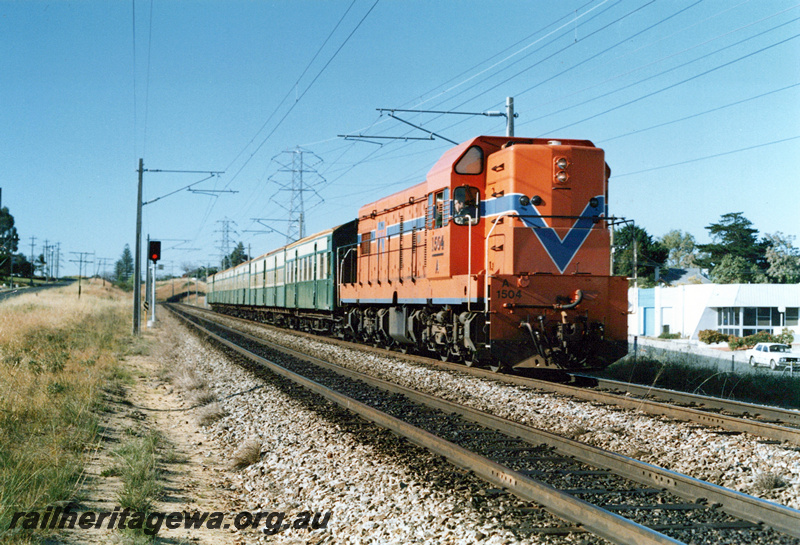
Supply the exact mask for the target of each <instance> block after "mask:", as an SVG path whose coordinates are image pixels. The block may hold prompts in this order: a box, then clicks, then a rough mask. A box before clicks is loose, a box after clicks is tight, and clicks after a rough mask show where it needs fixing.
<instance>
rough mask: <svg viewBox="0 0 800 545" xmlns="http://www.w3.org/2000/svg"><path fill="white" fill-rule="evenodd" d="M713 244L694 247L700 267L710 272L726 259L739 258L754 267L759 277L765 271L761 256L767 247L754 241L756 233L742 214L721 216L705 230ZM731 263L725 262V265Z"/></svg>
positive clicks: (761, 242) (765, 266) (733, 213)
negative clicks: (697, 252)
mask: <svg viewBox="0 0 800 545" xmlns="http://www.w3.org/2000/svg"><path fill="white" fill-rule="evenodd" d="M706 229H708V233H709V235H710V236H711V240H713V242H712V243H711V244H698V245H697V249H698V250H700V252H701V254H702V255H701V256H700V257H699V258H698V259H697V262H698V264H699V265H700V266H701V267H704V268H707V269H709V270H711V271H712V272H713V269H714V267H716V266H718V265H720V264H721V263H722V260H723V259H724V258H725V257H726V256H731V257H741V258H742V259H744V260H745V261H746V262H747V263H750V264H752V265H755V266H756V268H758V270H759V271H761V272H762V273H763V272H765V271H766V269H767V258H766V255H765V252H766V249H767V245H766V243H765V242H764V241H759V240H758V230H757V229H755V228H754V227H753V224H752V222H751V221H750V220H748V219H747V218H745V217H744V216H743V215H742V212H731V213H728V214H723V215H722V217H720V220H719V222H718V223H712V224H710V225H707V226H706ZM731 263H732V262H731V261H730V260H729V261H728V263H727V264H728V265H730V264H731Z"/></svg>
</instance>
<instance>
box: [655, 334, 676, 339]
mask: <svg viewBox="0 0 800 545" xmlns="http://www.w3.org/2000/svg"><path fill="white" fill-rule="evenodd" d="M658 338H659V339H680V338H681V334H680V333H662V334H661V335H659V336H658Z"/></svg>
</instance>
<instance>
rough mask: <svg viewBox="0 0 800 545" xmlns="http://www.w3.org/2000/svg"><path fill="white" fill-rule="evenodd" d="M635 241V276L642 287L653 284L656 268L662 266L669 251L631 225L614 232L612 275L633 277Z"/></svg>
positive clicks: (646, 233)
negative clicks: (640, 281) (639, 280)
mask: <svg viewBox="0 0 800 545" xmlns="http://www.w3.org/2000/svg"><path fill="white" fill-rule="evenodd" d="M634 240H635V241H636V263H637V265H636V276H637V277H638V278H639V279H641V280H642V285H644V286H647V285H652V284H654V283H655V271H656V268H660V267H663V266H664V262H665V261H666V259H667V256H668V254H669V250H667V248H666V247H664V246H663V245H662V244H661V243H660V242H657V241H654V240H653V237H652V236H650V234H648V232H647V231H645V230H644V229H642V228H641V227H636V226H634V225H632V224H627V225H625V226H624V227H623V228H622V229H618V230H615V231H614V274H616V275H622V276H628V277H632V276H633V254H634V251H633V250H634V244H633V241H634Z"/></svg>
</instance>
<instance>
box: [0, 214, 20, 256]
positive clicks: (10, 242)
mask: <svg viewBox="0 0 800 545" xmlns="http://www.w3.org/2000/svg"><path fill="white" fill-rule="evenodd" d="M18 246H19V235H18V234H17V228H16V227H14V216H12V215H11V213H10V212H9V211H8V207H7V206H4V207H3V208H0V255H2V256H3V257H7V256H9V255H11V254H12V253H14V252H16V251H17V250H18V249H19V248H18Z"/></svg>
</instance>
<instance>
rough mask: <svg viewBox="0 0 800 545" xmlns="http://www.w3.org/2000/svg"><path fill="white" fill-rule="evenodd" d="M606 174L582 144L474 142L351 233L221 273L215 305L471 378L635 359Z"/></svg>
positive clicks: (321, 237)
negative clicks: (482, 372) (422, 358)
mask: <svg viewBox="0 0 800 545" xmlns="http://www.w3.org/2000/svg"><path fill="white" fill-rule="evenodd" d="M609 173H610V171H609V169H608V167H607V166H606V164H605V160H604V154H603V151H602V150H601V149H599V148H596V147H595V146H594V145H593V144H592V143H591V142H589V141H586V140H562V141H554V140H541V139H529V138H513V137H495V136H480V137H477V138H473V139H472V140H470V141H468V142H465V143H463V144H461V145H459V146H457V147H455V148H453V149H451V150H449V151H448V152H446V153H445V154H444V155H443V156H442V158H441V159H440V160H439V161H438V162H437V163H436V165H434V167H433V168H432V169H431V170H430V172H429V173H428V175H427V178H426V180H425V181H424V182H422V183H420V184H418V185H415V186H413V187H410V188H408V189H406V190H404V191H400V192H398V193H395V194H394V195H390V196H388V197H386V198H383V199H380V200H378V201H376V202H374V203H371V204H368V205H366V206H363V207H362V208H361V209H360V211H359V217H358V218H357V220H356V221H352V222H349V223H347V224H345V225H342V226H339V227H335V228H333V229H329V230H327V231H324V232H322V233H318V234H316V235H312V236H310V237H306V238H305V239H303V240H300V241H297V242H295V243H292V244H290V245H289V246H286V247H284V248H280V249H277V250H274V251H272V252H269V253H268V254H265V255H264V256H261V257H259V258H256V259H254V260H253V261H251V262H249V263H245V264H242V265H239V266H237V267H235V268H233V269H229V270H227V271H222V272H221V273H218V274H217V275H214V276H213V277H212V278H211V279H210V281H211V284H212V288H211V293H210V294H209V301H210V302H211V304H212V306H213V307H214V308H215V309H217V310H221V311H223V312H228V313H232V314H237V315H240V316H244V317H249V318H256V319H259V320H264V321H268V322H275V323H279V324H283V325H288V326H289V327H293V328H300V329H307V330H312V331H317V332H325V333H332V334H335V335H338V336H340V337H346V338H352V339H358V340H361V341H364V342H369V343H373V344H380V345H383V346H385V347H388V348H394V349H399V350H401V351H406V350H416V351H421V352H424V351H430V352H434V353H436V354H438V355H439V356H440V357H441V358H442V359H451V358H452V359H454V360H459V361H464V362H465V363H467V364H468V365H473V364H476V363H481V364H486V365H489V366H491V367H494V368H499V367H514V368H522V367H532V368H539V369H558V370H581V369H590V368H601V367H604V366H606V365H608V364H609V363H611V362H613V361H615V360H616V359H618V358H620V357H622V356H623V355H624V354H625V353H626V352H627V281H626V279H625V278H623V277H614V276H609V268H610V240H609V232H608V225H607V223H606V218H607V217H608V214H607V196H608V177H609Z"/></svg>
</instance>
